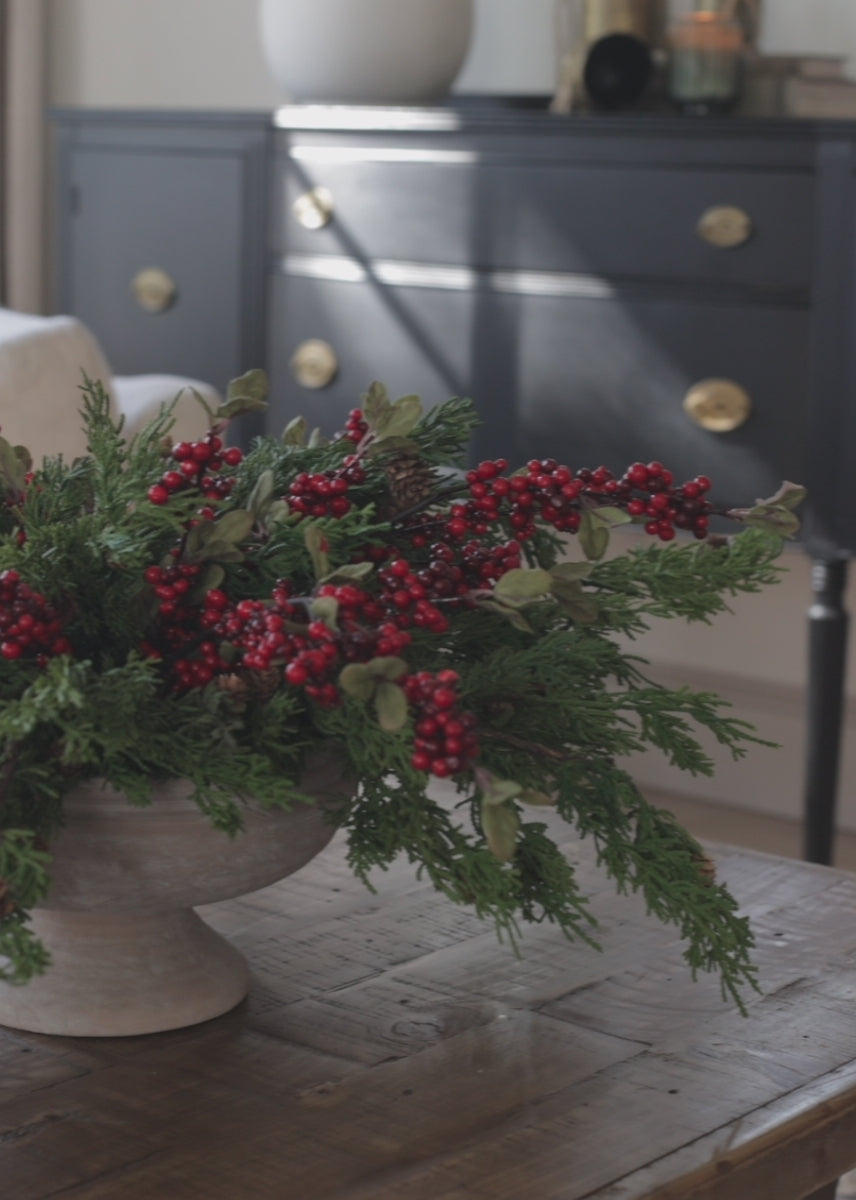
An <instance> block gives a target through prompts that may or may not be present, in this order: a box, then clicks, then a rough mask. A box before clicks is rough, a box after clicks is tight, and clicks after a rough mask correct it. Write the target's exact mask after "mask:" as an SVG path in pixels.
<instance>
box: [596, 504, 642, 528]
mask: <svg viewBox="0 0 856 1200" xmlns="http://www.w3.org/2000/svg"><path fill="white" fill-rule="evenodd" d="M589 511H590V512H591V514H592V516H593V517H596V518H597V519H598V520H600V521H606V523H607V524H608V525H630V524H632V522H633V518H632V517H631V516H630V513H627V512H625V511H624V509H623V508H613V507H612V506H611V505H604V506H603V507H601V508H592V509H590V510H589Z"/></svg>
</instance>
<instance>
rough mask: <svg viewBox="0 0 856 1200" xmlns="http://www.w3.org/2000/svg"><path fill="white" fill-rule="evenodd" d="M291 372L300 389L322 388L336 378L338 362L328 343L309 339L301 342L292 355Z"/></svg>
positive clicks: (318, 339)
mask: <svg viewBox="0 0 856 1200" xmlns="http://www.w3.org/2000/svg"><path fill="white" fill-rule="evenodd" d="M291 371H292V374H293V375H294V378H295V379H296V380H297V382H298V383H299V384H300V385H301V386H302V387H305V388H323V387H326V386H327V384H328V383H332V382H333V380H334V379H335V378H336V375H337V373H338V371H339V360H338V359H337V358H336V352H335V350H334V349H333V347H332V346H331V345H330V344H329V343H328V342H323V341H321V339H320V338H310V339H309V341H306V342H301V343H300V345H299V346H298V347H297V349H296V350H295V351H294V353H293V354H292V356H291Z"/></svg>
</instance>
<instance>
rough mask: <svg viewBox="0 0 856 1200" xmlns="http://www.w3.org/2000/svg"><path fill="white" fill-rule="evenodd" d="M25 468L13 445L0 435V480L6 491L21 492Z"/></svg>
mask: <svg viewBox="0 0 856 1200" xmlns="http://www.w3.org/2000/svg"><path fill="white" fill-rule="evenodd" d="M25 475H26V470H25V468H24V464H23V463H22V462H21V460H20V458H19V457H18V455H17V454H16V453H15V449H14V447H13V446H11V445H10V444H9V442H7V441H6V439H5V438H4V437H0V480H2V482H3V486H4V488H5V490H6V491H9V492H15V493H18V492H21V491H23V489H24V476H25Z"/></svg>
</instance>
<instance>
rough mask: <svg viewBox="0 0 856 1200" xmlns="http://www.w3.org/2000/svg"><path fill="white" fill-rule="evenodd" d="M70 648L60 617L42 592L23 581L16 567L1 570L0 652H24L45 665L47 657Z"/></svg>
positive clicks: (19, 654) (6, 655)
mask: <svg viewBox="0 0 856 1200" xmlns="http://www.w3.org/2000/svg"><path fill="white" fill-rule="evenodd" d="M71 651H72V646H71V642H70V641H69V640H68V638H67V637H66V636H65V634H64V633H63V625H62V621H61V620H60V618H59V616H58V614H57V612H56V610H55V609H54V608H53V606H52V605H50V604H48V602H47V601H46V600H45V598H44V596H41V595H40V594H39V593H38V592H34V591H33V589H32V588H31V587H30V585H29V584H27V583H24V582H22V580H21V576H20V575H19V574H18V572H17V571H12V570H9V571H3V572H2V573H0V655H2V656H3V658H6V659H17V658H23V657H24V656H27V657H30V658H35V659H36V660H37V662H39V663H40V664H41V665H44V663H46V662H47V660H48V658H50V657H53V656H56V655H59V654H70V653H71Z"/></svg>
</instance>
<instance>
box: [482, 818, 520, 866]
mask: <svg viewBox="0 0 856 1200" xmlns="http://www.w3.org/2000/svg"><path fill="white" fill-rule="evenodd" d="M481 823H482V829H483V831H484V835H485V837H486V838H487V844H488V849H489V850H490V852H491V854H492V855H493V856H494V858H498V859H499V861H500V862H508V861H509V860H510V859H511V858H513V857H514V851H515V849H516V847H517V834H518V832H519V830H520V818H519V817H518V815H517V813H516V812H515V811H514V809H513V808H509V807H508V806H507V805H504V804H499V805H494V804H482V809H481Z"/></svg>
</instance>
